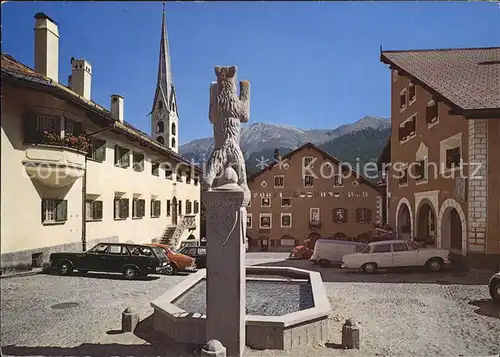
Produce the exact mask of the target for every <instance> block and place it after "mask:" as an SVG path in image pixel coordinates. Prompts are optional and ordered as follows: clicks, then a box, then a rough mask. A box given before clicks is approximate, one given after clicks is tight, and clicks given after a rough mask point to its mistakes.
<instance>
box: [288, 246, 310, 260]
mask: <svg viewBox="0 0 500 357" xmlns="http://www.w3.org/2000/svg"><path fill="white" fill-rule="evenodd" d="M312 253H313V252H312V250H311V249H309V248H308V247H306V246H305V245H298V246H296V247H294V248H293V249H292V251H291V253H290V255H289V256H288V259H309V258H311V256H312Z"/></svg>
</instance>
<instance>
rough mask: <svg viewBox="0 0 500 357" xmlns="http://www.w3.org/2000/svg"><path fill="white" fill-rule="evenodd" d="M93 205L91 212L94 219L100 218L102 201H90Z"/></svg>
mask: <svg viewBox="0 0 500 357" xmlns="http://www.w3.org/2000/svg"><path fill="white" fill-rule="evenodd" d="M92 204H93V205H94V207H93V211H94V212H93V214H94V217H92V218H94V219H102V201H94V202H92Z"/></svg>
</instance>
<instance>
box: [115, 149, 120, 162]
mask: <svg viewBox="0 0 500 357" xmlns="http://www.w3.org/2000/svg"><path fill="white" fill-rule="evenodd" d="M119 160H120V147H119V146H118V145H115V165H117V164H118V163H119V162H120V161H119Z"/></svg>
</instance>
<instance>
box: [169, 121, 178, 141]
mask: <svg viewBox="0 0 500 357" xmlns="http://www.w3.org/2000/svg"><path fill="white" fill-rule="evenodd" d="M176 131H177V129H176V127H175V123H172V130H171V131H170V133H171V134H172V135H175V134H176ZM174 145H175V144H172V146H174Z"/></svg>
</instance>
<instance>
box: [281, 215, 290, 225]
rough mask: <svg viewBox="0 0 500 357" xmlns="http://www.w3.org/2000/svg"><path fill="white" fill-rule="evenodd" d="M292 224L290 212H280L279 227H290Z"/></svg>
mask: <svg viewBox="0 0 500 357" xmlns="http://www.w3.org/2000/svg"><path fill="white" fill-rule="evenodd" d="M291 226H292V214H291V213H282V214H281V227H291Z"/></svg>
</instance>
